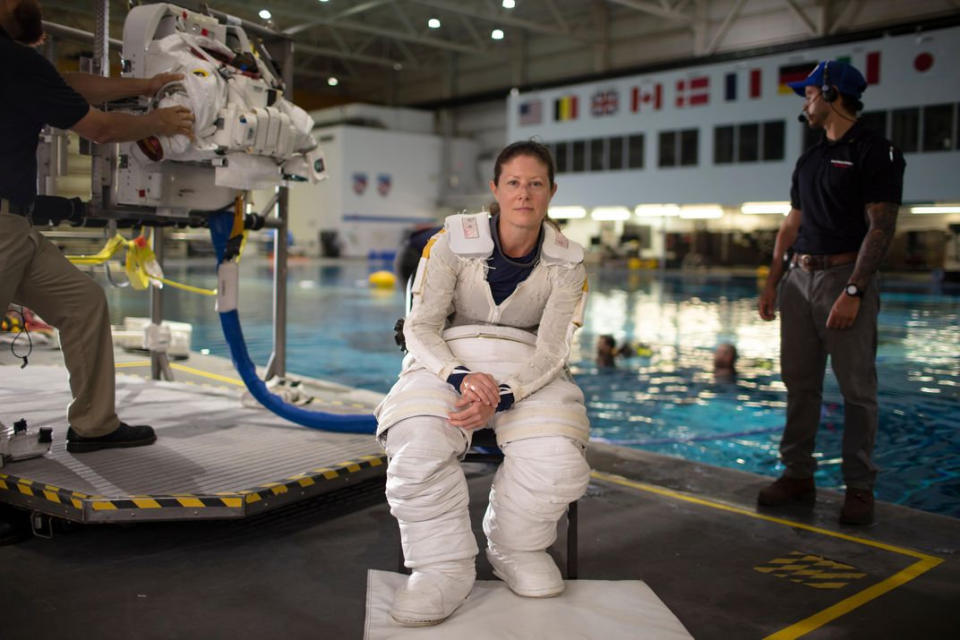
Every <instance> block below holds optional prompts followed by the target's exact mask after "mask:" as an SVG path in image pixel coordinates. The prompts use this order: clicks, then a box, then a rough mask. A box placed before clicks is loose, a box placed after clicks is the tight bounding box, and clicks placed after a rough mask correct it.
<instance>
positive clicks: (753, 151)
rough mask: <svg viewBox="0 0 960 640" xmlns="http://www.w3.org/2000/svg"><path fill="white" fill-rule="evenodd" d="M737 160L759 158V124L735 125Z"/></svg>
mask: <svg viewBox="0 0 960 640" xmlns="http://www.w3.org/2000/svg"><path fill="white" fill-rule="evenodd" d="M737 134H738V135H737V137H738V138H739V139H738V140H737V162H756V161H757V160H758V159H759V158H760V125H758V124H741V125H740V126H739V127H737Z"/></svg>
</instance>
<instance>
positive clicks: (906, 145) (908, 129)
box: [890, 107, 920, 153]
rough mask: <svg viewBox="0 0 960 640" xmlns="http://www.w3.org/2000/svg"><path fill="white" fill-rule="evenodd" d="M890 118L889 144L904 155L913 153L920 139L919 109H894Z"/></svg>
mask: <svg viewBox="0 0 960 640" xmlns="http://www.w3.org/2000/svg"><path fill="white" fill-rule="evenodd" d="M892 116H893V126H892V128H891V132H890V138H891V142H893V144H894V145H895V146H896V147H897V148H898V149H900V150H901V151H903V152H904V153H913V152H915V151H916V150H917V147H918V145H917V142H918V138H919V137H920V109H918V108H917V107H913V108H910V109H894V110H893V112H892Z"/></svg>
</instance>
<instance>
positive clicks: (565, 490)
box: [376, 213, 590, 625]
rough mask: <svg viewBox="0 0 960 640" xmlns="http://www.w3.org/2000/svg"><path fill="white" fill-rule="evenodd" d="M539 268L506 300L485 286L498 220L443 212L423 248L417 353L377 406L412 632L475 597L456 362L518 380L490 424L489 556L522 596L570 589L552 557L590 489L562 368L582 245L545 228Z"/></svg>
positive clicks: (398, 604) (414, 313)
mask: <svg viewBox="0 0 960 640" xmlns="http://www.w3.org/2000/svg"><path fill="white" fill-rule="evenodd" d="M543 231H544V232H543V235H542V238H543V240H542V245H541V248H540V255H539V260H538V261H537V263H536V266H534V267H533V270H532V271H531V272H530V274H529V276H528V277H527V278H526V279H525V280H523V281H522V282H521V283H520V284H519V285H517V287H516V289H515V290H514V292H513V293H512V294H511V295H510V296H509V297H507V298H506V299H505V300H503V301H502V302H501V303H500V304H499V305H497V304H495V303H494V300H493V297H492V294H491V291H490V287H489V285H488V283H487V282H486V270H487V263H486V259H487V258H488V257H489V256H490V255H491V252H492V251H494V244H493V241H492V238H491V234H490V229H489V221H488V215H487V214H486V213H483V214H474V215H456V216H450V217H449V218H447V220H446V223H445V228H444V231H443V232H441V233H439V234H437V235H436V236H434V238H433V239H432V240H431V241H430V244H428V245H427V248H426V249H425V250H424V254H423V258H421V261H420V266H419V269H418V271H417V275H416V278H415V280H414V284H413V287H412V289H413V296H414V300H413V306H412V309H411V311H410V313H409V314H408V316H407V319H406V323H405V326H404V336H405V338H406V343H407V348H408V350H409V354H408V356H407V358H406V359H405V361H404V367H403V371H402V372H401V374H400V378H399V380H398V381H397V383H396V384H395V385H394V387H393V389H391V391H390V393H389V394H388V396H387V397H386V398H385V399H384V401H383V403H381V405H380V406H379V407H378V408H377V411H376V414H377V418H378V420H379V429H378V438H379V439H380V442H381V443H382V444H383V445H384V447H385V448H386V450H387V454H388V456H389V466H388V469H387V488H386V493H387V500H388V502H389V503H390V507H391V513H392V514H393V515H394V516H395V517H396V518H397V520H398V522H399V525H400V534H401V542H402V544H403V551H404V556H405V558H406V566H407V567H409V568H410V569H412V570H413V573H412V575H411V577H410V578H409V579H408V581H407V584H406V586H405V587H403V588H401V589H400V590H399V591H398V593H397V595H396V597H395V600H394V605H393V608H392V610H391V614H392V615H393V617H394V618H395V619H396V620H397V621H398V622H400V623H402V624H407V625H426V624H435V623H437V622H440V621H441V620H443V619H444V618H446V617H447V616H449V615H450V614H451V613H452V612H453V611H454V610H455V609H456V608H457V607H458V606H459V605H460V603H461V602H462V601H463V600H464V599H465V598H466V597H467V595H468V594H469V593H470V590H471V588H472V586H473V582H474V578H475V562H474V556H475V555H476V553H477V546H476V542H475V539H474V536H473V533H472V531H471V528H470V518H469V514H468V511H467V505H468V500H469V498H468V493H467V484H466V480H465V478H464V474H463V471H462V469H461V467H460V464H459V458H460V457H462V456H463V454H464V453H465V452H466V451H467V449H468V448H469V445H470V439H471V435H472V432H471V431H466V430H462V429H459V428H456V427H454V426H452V425H451V424H450V422H449V420H448V417H447V416H448V414H449V413H450V412H451V411H453V410H454V405H455V403H456V402H457V400H458V398H459V394H458V392H457V391H456V390H455V389H454V388H453V387H452V386H451V384H448V382H447V377H448V376H449V375H450V374H451V372H453V371H454V370H455V369H456V368H457V367H460V366H465V367H467V368H469V369H470V370H471V371H475V372H485V373H488V374H490V375H491V376H493V377H494V378H495V379H496V380H497V382H498V383H501V384H506V385H508V386H509V389H510V391H512V393H513V395H514V404H513V405H512V407H511V408H509V409H507V410H505V411H501V412H498V413H496V414H495V415H494V417H493V418H492V419H491V421H490V426H492V427H493V429H494V431H495V433H496V437H497V442H498V444H499V445H500V447H501V449H502V450H503V453H504V455H505V459H504V462H503V464H502V465H501V467H500V468H499V469H498V471H497V473H496V475H495V477H494V481H493V486H492V488H491V491H490V503H489V506H488V508H487V511H486V515H485V516H484V519H483V530H484V533H485V534H486V537H487V541H488V549H487V557H488V558H489V560H490V562H491V564H492V565H493V568H494V572H495V573H496V575H497V576H498V577H500V578H501V579H503V580H504V581H505V582H506V583H507V585H508V586H509V587H510V588H511V589H512V590H513V591H514V592H515V593H517V594H519V595H522V596H529V597H549V596H554V595H558V594H559V593H560V592H562V591H563V588H564V583H563V579H562V577H561V575H560V572H559V570H558V569H557V566H556V564H555V563H554V562H553V560H552V559H551V558H550V556H549V555H548V554H547V553H546V551H545V550H546V549H547V548H548V547H549V546H550V545H551V544H552V543H553V542H554V540H555V539H556V525H557V521H558V520H559V519H560V517H561V516H562V515H563V513H564V511H565V510H566V508H567V505H568V504H569V503H571V502H573V501H574V500H577V499H578V498H579V497H580V496H582V495H583V493H584V491H585V490H586V486H587V483H588V481H589V473H590V469H589V466H588V465H587V463H586V460H585V458H584V449H585V445H586V442H587V439H588V434H589V422H588V420H587V415H586V410H585V407H584V404H583V394H582V392H581V391H580V389H579V388H578V387H577V386H576V384H574V383H573V381H572V380H571V378H570V376H569V373H568V372H567V370H566V367H565V364H566V359H567V356H568V354H569V344H570V337H571V335H572V333H573V331H574V330H575V328H576V326H578V324H579V322H580V316H581V315H582V310H583V302H584V295H585V289H586V286H585V278H586V276H585V270H584V267H583V264H582V259H583V250H582V248H581V247H580V246H579V245H577V244H575V243H572V242H570V241H569V240H567V238H565V237H564V236H563V235H562V234H560V233H559V231H556V230H555V229H554V228H553V227H552V226H551V225H550V224H544V227H543Z"/></svg>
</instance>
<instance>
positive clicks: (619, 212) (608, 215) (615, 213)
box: [590, 207, 630, 220]
mask: <svg viewBox="0 0 960 640" xmlns="http://www.w3.org/2000/svg"><path fill="white" fill-rule="evenodd" d="M590 217H591V218H593V219H594V220H628V219H629V218H630V209H627V208H626V207H597V208H596V209H594V210H593V211H591V212H590Z"/></svg>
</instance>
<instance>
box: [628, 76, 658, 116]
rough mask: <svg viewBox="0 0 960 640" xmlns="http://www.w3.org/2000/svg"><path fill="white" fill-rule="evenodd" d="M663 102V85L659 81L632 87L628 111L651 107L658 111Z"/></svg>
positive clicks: (635, 111)
mask: <svg viewBox="0 0 960 640" xmlns="http://www.w3.org/2000/svg"><path fill="white" fill-rule="evenodd" d="M662 103H663V85H662V84H660V83H659V82H655V83H652V84H648V85H645V86H643V87H634V88H633V89H632V90H631V92H630V111H633V112H634V113H637V112H638V111H641V110H647V109H653V110H654V111H659V110H660V106H661V104H662Z"/></svg>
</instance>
